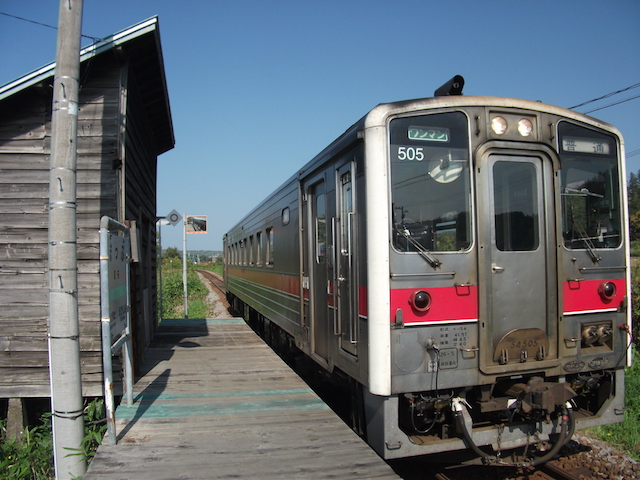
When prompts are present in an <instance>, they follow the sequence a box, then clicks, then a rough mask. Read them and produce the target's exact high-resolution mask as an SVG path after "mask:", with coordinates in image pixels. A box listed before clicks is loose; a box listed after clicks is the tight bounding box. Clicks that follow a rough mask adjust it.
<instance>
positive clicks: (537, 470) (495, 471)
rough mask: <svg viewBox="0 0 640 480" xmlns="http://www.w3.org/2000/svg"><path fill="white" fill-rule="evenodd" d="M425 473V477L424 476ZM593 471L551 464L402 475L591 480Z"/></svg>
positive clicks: (445, 479) (453, 479) (438, 479)
mask: <svg viewBox="0 0 640 480" xmlns="http://www.w3.org/2000/svg"><path fill="white" fill-rule="evenodd" d="M425 473H426V475H425ZM592 476H593V471H592V470H591V469H589V468H587V467H577V468H576V467H574V468H571V469H569V470H565V469H563V468H562V467H560V466H558V465H556V464H554V463H553V462H549V463H546V464H544V465H539V466H537V467H531V468H515V467H513V468H510V467H506V468H505V467H459V468H457V467H452V468H451V467H450V468H434V469H433V470H432V471H430V472H428V473H427V472H426V471H425V470H422V475H419V474H417V472H416V474H413V475H412V474H411V473H410V472H407V473H405V474H403V475H402V477H403V478H405V479H406V480H410V479H414V480H418V479H426V478H428V479H433V480H463V479H464V480H481V479H492V480H507V479H508V480H583V479H589V478H592Z"/></svg>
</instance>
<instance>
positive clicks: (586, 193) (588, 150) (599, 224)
mask: <svg viewBox="0 0 640 480" xmlns="http://www.w3.org/2000/svg"><path fill="white" fill-rule="evenodd" d="M558 136H559V151H560V160H561V162H562V177H561V182H562V183H561V188H562V190H561V194H562V235H563V238H564V244H565V246H566V247H567V248H570V249H587V250H591V249H592V248H617V247H619V246H620V243H621V241H622V236H621V230H622V229H621V224H620V222H621V220H620V216H621V211H620V210H621V209H620V184H619V173H618V161H617V151H618V148H617V143H616V140H615V138H614V137H612V136H610V135H606V134H604V133H601V132H598V131H595V130H590V129H587V128H584V127H580V126H577V125H574V124H572V123H568V122H561V123H560V124H559V125H558Z"/></svg>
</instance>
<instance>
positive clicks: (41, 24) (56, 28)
mask: <svg viewBox="0 0 640 480" xmlns="http://www.w3.org/2000/svg"><path fill="white" fill-rule="evenodd" d="M0 15H4V16H5V17H11V18H15V19H16V20H22V21H23V22H29V23H33V24H35V25H40V26H41V27H47V28H53V29H54V30H58V27H54V26H53V25H48V24H46V23H42V22H36V21H35V20H29V19H28V18H22V17H18V16H17V15H11V14H10V13H5V12H0ZM82 36H83V37H84V38H88V39H89V40H93V41H94V42H96V41H98V40H100V39H99V38H97V37H90V36H88V35H82Z"/></svg>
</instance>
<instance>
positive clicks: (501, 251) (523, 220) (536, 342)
mask: <svg viewBox="0 0 640 480" xmlns="http://www.w3.org/2000/svg"><path fill="white" fill-rule="evenodd" d="M480 165H481V168H480V169H479V173H478V186H479V195H478V200H479V201H478V209H479V212H482V213H483V214H484V215H486V217H485V218H488V221H484V222H479V225H478V235H479V260H480V266H479V271H480V272H481V273H480V275H481V281H480V316H481V318H480V345H481V346H485V349H484V351H483V352H481V354H480V359H481V360H480V363H481V365H480V368H481V369H482V370H483V371H485V372H486V373H501V372H509V371H511V370H514V369H518V370H522V369H523V368H524V369H528V368H540V367H542V366H543V364H547V363H548V362H549V360H552V359H553V357H557V346H556V342H557V328H558V327H557V320H556V319H557V275H556V268H555V263H556V253H555V246H554V245H555V220H554V219H555V214H554V212H555V210H554V196H553V192H554V188H553V168H552V164H551V161H550V160H549V159H548V158H547V157H546V156H543V155H540V156H537V155H536V156H524V155H503V154H491V153H489V154H486V155H484V156H483V157H482V158H481V163H480ZM482 216H483V215H482V214H481V218H482ZM486 347H489V348H486Z"/></svg>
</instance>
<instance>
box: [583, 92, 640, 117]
mask: <svg viewBox="0 0 640 480" xmlns="http://www.w3.org/2000/svg"><path fill="white" fill-rule="evenodd" d="M636 98H640V95H636V96H635V97H631V98H627V99H625V100H620V101H619V102H614V103H610V104H608V105H604V106H603V107H598V108H594V109H593V110H588V111H586V112H583V113H585V114H587V113H592V112H597V111H598V110H604V109H605V108H609V107H613V106H614V105H620V104H621V103H625V102H628V101H630V100H634V99H636Z"/></svg>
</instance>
